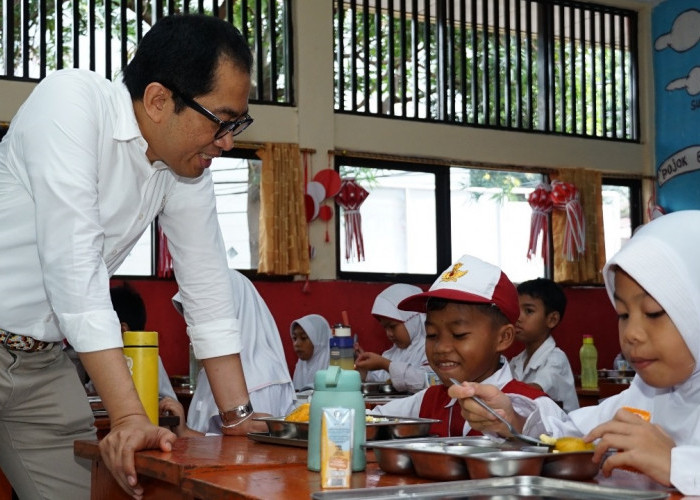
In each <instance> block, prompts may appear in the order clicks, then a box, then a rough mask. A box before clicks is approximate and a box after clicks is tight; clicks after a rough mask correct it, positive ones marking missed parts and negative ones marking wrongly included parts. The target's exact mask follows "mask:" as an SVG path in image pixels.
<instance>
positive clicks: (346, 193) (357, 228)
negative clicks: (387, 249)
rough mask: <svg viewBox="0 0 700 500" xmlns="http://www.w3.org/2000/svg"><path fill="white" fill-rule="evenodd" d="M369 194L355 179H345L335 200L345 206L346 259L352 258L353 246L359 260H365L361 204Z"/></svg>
mask: <svg viewBox="0 0 700 500" xmlns="http://www.w3.org/2000/svg"><path fill="white" fill-rule="evenodd" d="M367 196H369V192H368V191H367V190H366V189H365V188H363V187H362V186H360V185H359V184H358V183H357V182H356V181H355V180H354V179H343V181H342V183H341V185H340V191H338V194H337V195H336V196H335V202H336V203H337V204H338V205H339V206H340V207H342V208H343V218H344V219H345V259H346V260H348V261H349V260H350V255H351V254H352V249H353V246H354V247H355V250H356V253H357V260H358V261H360V260H365V244H364V240H363V239H362V216H361V215H360V205H362V203H363V202H364V201H365V199H366V198H367Z"/></svg>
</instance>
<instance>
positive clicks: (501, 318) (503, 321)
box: [426, 297, 510, 326]
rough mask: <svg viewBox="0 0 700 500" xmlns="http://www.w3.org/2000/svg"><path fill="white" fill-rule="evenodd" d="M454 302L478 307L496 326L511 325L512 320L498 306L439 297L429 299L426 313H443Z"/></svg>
mask: <svg viewBox="0 0 700 500" xmlns="http://www.w3.org/2000/svg"><path fill="white" fill-rule="evenodd" d="M452 302H454V303H455V304H467V305H470V306H474V307H476V308H477V309H478V310H479V311H481V312H482V313H483V314H485V315H487V316H489V317H490V318H491V321H492V322H493V324H494V325H495V326H504V325H509V324H510V320H509V319H508V318H506V315H505V314H503V313H502V312H501V310H500V309H499V308H498V307H497V306H496V304H480V303H478V302H460V301H458V300H447V299H441V298H439V297H429V298H428V302H427V303H426V311H441V310H443V309H444V308H445V307H447V304H450V303H452Z"/></svg>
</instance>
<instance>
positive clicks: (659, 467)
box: [583, 409, 676, 486]
mask: <svg viewBox="0 0 700 500" xmlns="http://www.w3.org/2000/svg"><path fill="white" fill-rule="evenodd" d="M599 438H600V441H599V442H598V443H597V445H596V450H595V453H594V455H593V461H594V462H600V461H601V460H602V459H603V455H604V454H605V452H607V451H608V450H610V449H613V450H617V453H614V454H612V455H611V456H609V457H608V458H607V459H606V460H605V462H604V463H603V467H602V471H603V474H604V475H605V476H609V475H610V473H611V472H612V470H613V469H614V468H617V467H632V468H634V469H636V470H638V471H639V472H641V473H643V474H646V475H647V476H649V477H651V478H652V479H654V480H655V481H658V482H659V483H661V484H663V485H666V486H669V485H670V484H671V449H672V448H673V447H674V446H675V445H676V443H675V442H674V441H673V439H671V437H670V436H669V435H668V434H667V433H666V432H665V431H664V430H663V429H662V428H661V427H659V426H658V425H656V424H652V423H649V422H646V421H644V420H643V419H642V418H640V417H639V416H638V415H635V414H634V413H632V412H629V411H627V410H623V409H620V410H618V411H617V413H615V416H614V417H613V419H612V420H610V421H609V422H606V423H604V424H601V425H599V426H598V427H596V428H594V429H593V430H592V431H591V432H589V433H588V435H586V436H584V438H583V439H584V440H585V441H589V442H590V441H593V440H595V439H599Z"/></svg>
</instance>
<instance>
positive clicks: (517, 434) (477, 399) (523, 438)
mask: <svg viewBox="0 0 700 500" xmlns="http://www.w3.org/2000/svg"><path fill="white" fill-rule="evenodd" d="M450 381H451V382H452V383H453V384H455V385H462V384H461V383H459V382H457V380H455V379H453V378H450ZM471 398H472V399H473V400H474V401H475V402H476V403H477V404H478V405H479V406H481V407H482V408H483V409H484V410H486V411H487V412H489V413H490V414H491V415H493V416H494V417H496V418H497V419H498V420H500V421H501V422H503V424H504V425H505V426H506V427H507V428H508V432H510V433H511V434H512V435H513V437H514V438H515V439H519V440H520V441H523V442H525V443H528V444H534V445H535V446H546V447H549V445H548V444H547V443H545V442H543V441H540V440H539V439H537V438H534V437H531V436H526V435H525V434H521V433H520V432H518V431H517V430H515V427H513V424H511V423H510V422H508V421H507V420H506V419H505V418H503V417H502V416H501V415H500V414H499V413H498V412H497V411H496V410H494V409H493V408H491V407H490V406H489V405H487V404H486V403H484V401H483V400H482V399H481V398H480V397H477V396H472V397H471Z"/></svg>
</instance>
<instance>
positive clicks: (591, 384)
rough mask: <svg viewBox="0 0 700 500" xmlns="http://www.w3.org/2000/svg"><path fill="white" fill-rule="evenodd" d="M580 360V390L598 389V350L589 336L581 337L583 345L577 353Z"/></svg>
mask: <svg viewBox="0 0 700 500" xmlns="http://www.w3.org/2000/svg"><path fill="white" fill-rule="evenodd" d="M579 356H580V358H581V388H582V389H597V388H598V350H597V349H596V348H595V344H593V337H592V336H591V335H584V336H583V345H581V350H580V351H579Z"/></svg>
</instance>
